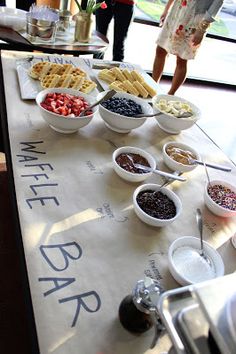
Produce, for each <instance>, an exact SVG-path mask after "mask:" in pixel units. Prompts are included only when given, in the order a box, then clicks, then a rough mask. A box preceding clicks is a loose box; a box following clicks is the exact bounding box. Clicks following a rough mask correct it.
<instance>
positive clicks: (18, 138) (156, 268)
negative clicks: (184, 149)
mask: <svg viewBox="0 0 236 354" xmlns="http://www.w3.org/2000/svg"><path fill="white" fill-rule="evenodd" d="M22 55H24V54H22V53H16V52H8V51H3V52H2V64H3V72H4V84H5V94H6V106H7V114H8V127H9V136H10V144H11V157H12V164H13V172H14V181H15V189H16V196H17V203H18V210H19V218H20V226H21V232H22V239H23V244H24V251H25V257H26V263H27V271H28V276H29V282H30V289H31V295H32V302H33V308H34V314H35V320H36V328H37V334H38V341H39V347H40V352H41V353H57V354H62V353H63V354H64V353H66V354H68V353H73V354H74V353H76V354H128V353H129V354H131V353H133V354H141V353H155V354H156V353H161V352H162V351H163V350H165V349H166V348H168V347H169V340H168V337H167V336H164V337H163V338H162V339H161V341H160V343H159V344H158V346H157V347H156V348H155V349H153V350H149V349H148V348H149V345H150V343H151V340H152V336H153V330H150V331H149V332H147V333H145V334H143V335H141V336H135V335H132V334H130V333H128V332H127V331H126V330H124V329H123V328H122V326H121V325H120V323H119V320H118V307H119V304H120V302H121V300H122V299H123V298H124V297H125V296H126V295H127V294H129V293H130V292H131V290H132V289H133V287H134V285H135V283H136V281H137V280H139V279H143V276H144V272H145V273H146V274H148V275H151V276H153V277H156V276H157V277H158V276H159V275H160V276H161V278H162V279H161V282H162V285H163V286H164V287H165V288H166V289H171V288H174V287H178V286H179V285H178V284H177V283H176V282H175V281H174V279H173V278H172V277H171V275H170V273H169V271H168V267H167V251H168V246H169V245H170V243H171V242H172V241H173V240H174V239H176V238H177V237H179V236H184V235H197V236H198V231H197V225H196V221H195V211H196V208H197V207H200V208H201V209H202V211H203V215H204V238H205V240H207V241H208V242H209V243H210V244H211V245H213V246H214V247H215V248H217V249H218V250H219V252H220V253H221V255H222V257H223V259H224V263H225V269H226V274H229V273H231V272H233V271H235V265H236V258H235V249H234V248H233V247H232V246H231V243H230V238H231V236H232V235H233V234H234V232H235V225H236V222H235V219H223V218H218V217H216V216H214V215H213V214H211V213H210V212H209V211H208V210H207V209H206V208H205V206H204V201H203V188H204V183H205V181H206V177H205V173H204V169H203V168H201V167H197V168H196V169H195V170H194V171H192V172H190V173H188V174H186V177H187V178H188V181H187V182H185V183H183V184H181V182H174V183H173V184H172V186H171V187H170V188H171V189H172V190H174V191H176V192H177V194H178V195H179V197H180V198H181V200H182V202H183V212H182V215H181V216H180V218H179V219H178V220H176V222H174V223H173V224H171V225H170V226H168V227H165V228H162V229H158V228H153V227H149V226H147V225H146V224H144V223H142V222H141V221H140V220H139V219H138V218H137V217H136V215H135V214H134V210H133V207H132V193H133V191H134V190H135V188H136V187H137V186H138V184H131V183H128V182H125V181H123V180H122V179H120V178H119V177H118V176H117V175H116V174H115V172H114V171H113V169H112V163H111V155H112V152H113V151H114V149H115V146H117V147H119V146H123V145H132V146H138V147H141V148H144V149H145V150H147V151H148V152H150V153H151V154H152V155H153V156H155V157H156V159H157V161H158V163H159V166H160V167H163V168H165V167H164V165H163V163H162V158H161V148H162V146H163V144H164V143H166V142H167V141H170V140H173V139H174V140H177V141H182V142H184V143H187V144H191V145H192V146H193V147H194V146H195V147H197V148H198V150H199V152H200V153H201V154H202V155H203V156H204V157H205V159H206V160H209V161H210V160H211V161H215V162H218V163H221V164H230V161H229V160H228V159H227V157H226V156H225V155H224V154H223V153H222V152H221V151H220V150H219V149H218V148H217V147H216V146H215V145H214V144H213V143H212V142H211V141H210V140H209V139H208V138H207V137H206V136H205V135H204V134H203V133H202V132H201V130H200V129H199V128H198V127H197V126H194V127H192V128H191V129H189V130H188V131H184V132H182V133H181V134H180V135H178V136H170V135H168V134H166V133H164V132H162V131H161V130H160V129H159V128H158V126H157V123H156V121H155V119H148V120H147V121H146V122H145V124H144V125H143V126H141V127H140V128H138V129H136V130H134V131H132V132H131V133H130V134H125V135H121V134H117V133H114V132H112V131H110V130H108V129H107V128H106V127H105V125H104V123H103V121H102V120H101V118H100V117H99V115H97V116H96V117H94V120H93V121H92V122H91V123H90V124H89V125H88V126H86V127H84V128H83V129H81V130H80V131H79V132H78V133H76V134H72V135H62V134H59V133H56V132H54V131H53V130H52V129H51V128H49V127H48V126H47V125H46V123H45V122H44V120H43V119H42V118H41V116H40V113H39V110H38V107H37V106H36V104H35V103H34V102H33V101H23V100H21V98H20V91H19V87H18V80H17V75H16V69H15V58H16V57H20V56H22ZM202 119H204V114H203V117H202ZM31 143H32V144H33V145H34V146H35V148H30V147H29V145H27V144H31ZM24 149H25V150H24ZM27 149H28V150H27ZM21 155H24V156H27V157H24V156H21ZM30 158H32V160H29V161H24V160H26V159H30ZM33 158H34V159H35V158H36V159H35V160H33ZM22 160H23V161H22ZM34 164H49V165H48V166H47V165H44V167H45V171H42V170H41V169H40V167H39V166H33V165H34ZM231 166H232V173H231V174H225V173H223V172H220V171H217V170H213V169H211V170H210V175H211V178H225V179H227V180H229V181H235V176H236V169H235V167H234V165H232V164H231ZM51 168H52V169H53V170H51ZM35 173H36V174H37V173H46V174H47V177H48V179H46V178H45V177H39V180H36V178H34V177H30V176H28V177H26V176H24V175H27V174H28V175H29V174H35ZM148 182H157V183H160V182H161V179H160V177H158V176H156V175H155V176H153V177H151V178H150V179H149V180H148ZM39 184H48V186H40V187H37V185H39ZM35 193H36V195H35ZM40 197H42V198H44V197H52V198H55V199H49V200H46V199H45V200H44V202H45V206H43V205H41V202H40V201H39V200H37V201H30V202H29V203H30V205H31V206H32V209H31V208H30V207H29V204H27V199H28V200H29V199H31V198H40ZM55 201H56V202H58V203H59V205H56V202H55ZM68 243H76V245H79V247H80V248H81V250H82V255H81V256H80V258H79V259H77V260H75V259H74V260H73V259H69V264H68V266H67V268H66V267H65V265H66V264H65V258H63V256H62V252H61V251H60V250H59V247H54V248H49V249H46V248H45V247H46V246H53V245H54V246H55V245H62V244H68ZM65 250H67V251H68V252H69V253H70V255H73V257H74V258H76V257H78V256H79V249H78V248H77V247H76V246H75V244H73V246H71V247H70V248H69V247H67V248H64V251H65ZM43 252H45V254H44V253H43ZM43 254H44V255H43ZM47 257H48V261H47V260H46V258H47ZM66 260H68V258H66ZM50 262H51V265H50ZM55 268H58V269H60V271H59V270H56V269H55ZM63 268H66V269H64V270H61V269H63ZM51 278H54V282H53V281H52V280H51ZM55 278H63V279H64V278H66V280H64V283H63V282H62V281H61V282H60V286H61V285H62V284H64V285H65V284H66V283H68V285H67V286H64V287H61V288H60V289H58V290H57V291H53V288H55V281H56V279H55ZM58 284H59V283H58ZM50 290H51V293H50ZM91 291H95V292H96V294H97V295H98V296H99V299H100V301H101V307H100V309H99V310H98V311H96V312H87V311H85V309H84V308H83V307H82V308H81V309H80V312H79V315H78V317H77V321H76V323H74V324H73V321H74V322H75V313H76V310H78V307H77V301H76V300H73V301H72V299H71V298H72V297H76V296H78V295H81V294H85V293H87V292H91ZM47 292H49V293H48V294H47ZM45 294H46V296H44V295H45ZM68 299H69V300H68ZM84 300H85V302H86V304H87V306H88V307H89V308H90V309H92V310H94V309H96V307H97V305H98V302H97V301H95V297H94V296H90V297H88V298H84Z"/></svg>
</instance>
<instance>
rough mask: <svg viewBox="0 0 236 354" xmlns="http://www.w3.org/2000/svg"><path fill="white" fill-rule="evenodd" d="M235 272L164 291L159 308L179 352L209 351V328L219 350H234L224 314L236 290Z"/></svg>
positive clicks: (232, 352) (226, 353)
mask: <svg viewBox="0 0 236 354" xmlns="http://www.w3.org/2000/svg"><path fill="white" fill-rule="evenodd" d="M235 284H236V273H233V274H230V275H227V276H224V277H221V278H217V279H214V280H211V281H207V282H203V283H199V284H196V285H190V286H186V287H183V288H178V289H174V290H170V291H167V292H165V293H164V294H163V295H162V296H161V298H160V301H159V304H158V310H159V313H160V316H161V318H162V320H163V322H164V324H165V326H166V329H167V331H168V333H169V335H170V337H171V340H172V342H173V345H174V347H175V350H176V352H177V353H178V354H186V353H191V354H192V353H194V354H201V353H204V354H208V353H212V351H211V350H210V347H209V331H210V333H211V336H212V338H213V342H214V343H215V345H216V348H217V349H219V352H220V353H222V354H235V353H236V341H235V339H233V337H232V335H231V333H230V329H229V326H228V321H227V319H226V315H225V305H226V302H227V300H228V299H229V298H230V297H231V296H232V295H233V294H234V293H235V292H236V288H235Z"/></svg>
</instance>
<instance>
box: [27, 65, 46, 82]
mask: <svg viewBox="0 0 236 354" xmlns="http://www.w3.org/2000/svg"><path fill="white" fill-rule="evenodd" d="M49 66H50V63H48V62H43V63H42V62H41V63H36V64H34V65H33V66H31V68H30V69H29V71H28V73H29V76H30V77H32V78H33V79H39V76H40V73H41V72H42V71H47V70H48V69H49Z"/></svg>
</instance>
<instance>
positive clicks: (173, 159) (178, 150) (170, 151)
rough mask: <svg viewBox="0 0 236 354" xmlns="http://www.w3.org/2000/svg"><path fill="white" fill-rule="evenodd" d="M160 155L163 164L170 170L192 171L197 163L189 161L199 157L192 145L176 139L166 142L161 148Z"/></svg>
mask: <svg viewBox="0 0 236 354" xmlns="http://www.w3.org/2000/svg"><path fill="white" fill-rule="evenodd" d="M162 155H163V160H164V162H165V164H166V165H167V166H168V167H169V168H170V169H171V170H173V171H180V172H189V171H192V170H193V169H194V168H195V167H197V164H193V163H191V162H190V161H191V159H195V160H200V159H201V157H200V155H199V153H198V152H197V150H195V149H194V148H193V147H191V146H189V145H186V144H183V143H178V142H176V141H170V142H168V143H166V144H165V145H164V146H163V148H162Z"/></svg>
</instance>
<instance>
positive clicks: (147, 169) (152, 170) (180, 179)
mask: <svg viewBox="0 0 236 354" xmlns="http://www.w3.org/2000/svg"><path fill="white" fill-rule="evenodd" d="M133 165H134V167H136V168H139V169H140V170H144V171H148V172H153V173H156V174H158V175H160V176H164V177H168V178H171V179H174V180H177V181H181V182H184V181H186V178H184V177H180V176H178V175H176V174H172V173H168V172H164V171H161V170H157V169H156V170H154V169H152V168H151V167H148V166H144V165H140V164H139V163H133Z"/></svg>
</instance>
